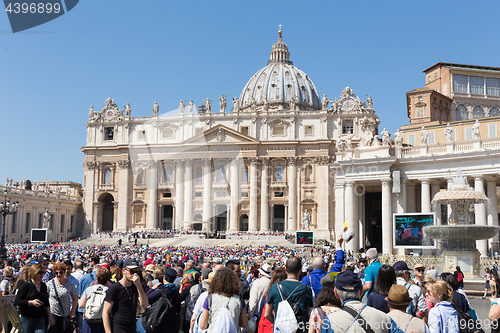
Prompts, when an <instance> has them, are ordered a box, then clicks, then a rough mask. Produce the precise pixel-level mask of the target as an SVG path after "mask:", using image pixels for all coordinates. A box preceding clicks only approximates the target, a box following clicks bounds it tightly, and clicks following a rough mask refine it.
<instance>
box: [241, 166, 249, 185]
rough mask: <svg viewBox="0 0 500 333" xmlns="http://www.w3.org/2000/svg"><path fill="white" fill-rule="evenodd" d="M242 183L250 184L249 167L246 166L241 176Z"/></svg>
mask: <svg viewBox="0 0 500 333" xmlns="http://www.w3.org/2000/svg"><path fill="white" fill-rule="evenodd" d="M241 182H242V183H248V167H247V166H245V167H244V168H243V172H242V174H241Z"/></svg>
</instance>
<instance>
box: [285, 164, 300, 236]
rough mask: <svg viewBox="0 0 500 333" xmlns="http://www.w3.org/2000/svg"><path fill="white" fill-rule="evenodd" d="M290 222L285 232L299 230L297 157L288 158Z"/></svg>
mask: <svg viewBox="0 0 500 333" xmlns="http://www.w3.org/2000/svg"><path fill="white" fill-rule="evenodd" d="M288 220H289V223H288V228H287V229H285V231H287V232H294V231H295V230H296V229H297V157H289V158H288ZM285 222H286V221H285Z"/></svg>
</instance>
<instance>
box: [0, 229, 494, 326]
mask: <svg viewBox="0 0 500 333" xmlns="http://www.w3.org/2000/svg"><path fill="white" fill-rule="evenodd" d="M342 245H343V238H342V236H339V238H338V239H337V243H336V246H335V247H333V246H332V248H327V247H323V248H307V249H306V248H286V247H269V246H262V247H244V246H210V247H161V248H155V247H149V246H147V245H142V246H134V247H129V246H125V247H124V246H119V245H116V244H115V245H99V246H98V245H76V244H72V245H61V244H54V245H30V244H23V245H11V246H10V248H9V253H12V254H15V255H13V256H11V257H10V258H8V259H6V260H4V262H3V268H2V272H1V273H2V275H3V278H2V281H1V282H0V288H1V290H2V293H1V295H0V297H1V296H2V295H8V294H15V301H14V305H15V306H16V307H17V309H18V312H19V314H20V322H21V328H22V332H24V333H32V332H36V333H46V332H49V333H53V332H54V333H56V332H57V333H59V332H63V333H65V332H74V331H75V330H80V331H81V332H84V333H94V332H98V333H101V332H105V333H111V332H113V333H118V332H120V333H121V332H125V333H127V332H130V333H132V332H138V333H146V332H162V333H167V332H172V333H178V332H181V331H182V332H184V333H188V332H189V333H190V332H193V333H198V332H209V333H219V332H232V333H236V332H248V333H252V332H259V333H266V332H299V333H304V332H308V333H319V332H326V333H328V332H335V333H338V332H347V331H350V332H356V333H358V332H366V333H374V332H376V333H379V332H391V333H392V332H400V331H401V332H408V333H411V332H424V333H428V332H429V333H459V332H464V331H463V329H464V327H463V325H464V324H463V323H464V322H463V320H464V318H465V320H466V321H465V323H466V324H467V325H469V322H468V321H467V320H469V319H470V318H473V315H474V311H473V309H471V307H470V302H469V300H468V298H467V295H466V294H465V292H464V291H463V289H462V287H463V273H462V272H461V270H460V268H459V267H457V270H456V271H455V272H453V273H452V272H444V273H441V274H440V275H439V274H438V272H437V270H436V269H435V268H434V267H433V266H432V265H431V266H430V267H429V268H428V269H427V270H426V267H424V265H422V264H417V265H415V266H414V267H413V268H412V269H410V268H409V267H408V265H407V263H406V262H405V261H398V262H396V263H394V264H393V265H386V264H385V265H384V264H382V263H381V262H380V261H379V260H378V252H377V250H376V249H375V248H372V249H368V250H367V251H365V252H364V253H363V255H362V256H360V259H359V260H357V261H351V260H349V259H350V258H349V256H348V253H347V252H345V251H344V250H342ZM346 259H347V260H346ZM493 272H494V273H493ZM487 273H488V274H489V275H488V276H487V282H488V283H489V285H491V284H492V280H491V279H492V276H493V281H494V283H495V284H498V283H500V280H499V279H498V274H496V270H495V268H493V269H492V270H488V271H487ZM485 279H486V274H485ZM494 296H495V298H492V299H493V301H492V306H491V310H490V318H489V319H490V320H491V321H490V327H492V328H495V327H497V323H496V320H498V319H499V317H500V305H499V304H498V301H496V295H494ZM466 314H468V317H467V315H466ZM464 316H465V317H464ZM0 318H1V316H0ZM483 326H484V325H483Z"/></svg>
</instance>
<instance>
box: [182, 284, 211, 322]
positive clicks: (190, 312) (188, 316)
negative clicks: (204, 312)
mask: <svg viewBox="0 0 500 333" xmlns="http://www.w3.org/2000/svg"><path fill="white" fill-rule="evenodd" d="M204 291H207V289H206V288H203V285H202V283H201V282H200V283H199V284H198V293H197V294H196V295H194V296H193V297H192V298H191V301H190V302H189V304H188V306H187V308H186V314H185V316H184V318H186V321H190V320H191V317H192V316H193V311H194V307H195V305H196V301H197V300H198V298H200V295H201V294H202V293H203V292H204Z"/></svg>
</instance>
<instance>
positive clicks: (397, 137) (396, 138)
mask: <svg viewBox="0 0 500 333" xmlns="http://www.w3.org/2000/svg"><path fill="white" fill-rule="evenodd" d="M394 142H395V143H396V147H402V146H403V133H401V131H400V130H399V128H398V130H397V131H396V133H394Z"/></svg>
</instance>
